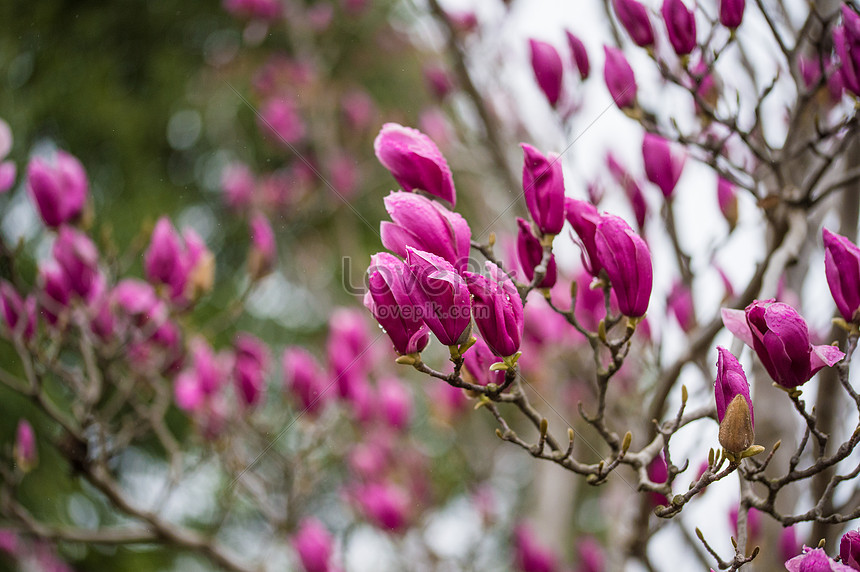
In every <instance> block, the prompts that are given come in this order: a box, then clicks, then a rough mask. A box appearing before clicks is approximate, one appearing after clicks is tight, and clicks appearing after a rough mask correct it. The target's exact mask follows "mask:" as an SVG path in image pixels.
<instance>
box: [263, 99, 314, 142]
mask: <svg viewBox="0 0 860 572" xmlns="http://www.w3.org/2000/svg"><path fill="white" fill-rule="evenodd" d="M257 123H258V124H259V126H260V129H261V130H262V131H263V132H264V133H266V134H267V135H268V136H269V139H271V140H272V141H273V142H275V143H277V144H279V145H281V146H283V147H286V148H289V147H290V146H291V145H293V144H295V143H298V142H299V141H301V140H302V139H304V137H305V134H306V133H307V127H306V126H305V122H304V120H303V119H302V116H301V115H300V114H299V111H298V109H297V108H296V104H295V103H293V101H292V100H290V99H283V98H271V99H268V100H266V101H265V102H264V103H263V105H262V107H261V108H260V114H259V115H258V116H257Z"/></svg>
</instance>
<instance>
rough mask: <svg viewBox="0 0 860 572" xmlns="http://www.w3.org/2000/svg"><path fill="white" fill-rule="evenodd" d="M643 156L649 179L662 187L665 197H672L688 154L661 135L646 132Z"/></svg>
mask: <svg viewBox="0 0 860 572" xmlns="http://www.w3.org/2000/svg"><path fill="white" fill-rule="evenodd" d="M642 157H643V159H644V162H645V174H646V175H647V176H648V180H649V181H651V182H652V183H654V184H655V185H657V186H658V187H660V190H661V191H663V196H664V197H666V198H667V199H669V198H671V197H672V194H673V193H674V192H675V186H676V185H677V184H678V179H680V178H681V172H682V171H683V170H684V163H685V162H686V160H687V154H686V153H685V152H684V150H683V149H681V148H680V147H678V146H676V145H672V144H671V143H669V141H667V140H666V139H664V138H662V137H660V136H659V135H655V134H653V133H646V134H645V138H644V139H643V140H642Z"/></svg>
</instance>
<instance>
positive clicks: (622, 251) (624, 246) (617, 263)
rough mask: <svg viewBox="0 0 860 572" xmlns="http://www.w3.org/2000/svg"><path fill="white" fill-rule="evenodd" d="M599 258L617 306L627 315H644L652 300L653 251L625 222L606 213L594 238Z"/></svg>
mask: <svg viewBox="0 0 860 572" xmlns="http://www.w3.org/2000/svg"><path fill="white" fill-rule="evenodd" d="M594 242H595V246H596V248H597V258H598V260H599V262H600V264H601V265H602V266H603V268H604V269H606V274H607V276H608V277H609V281H610V283H611V284H612V289H613V290H614V291H615V295H616V297H617V299H618V307H619V309H620V310H621V313H622V314H624V315H625V316H630V317H639V316H644V315H645V312H646V311H647V310H648V302H649V301H650V298H651V286H652V281H653V272H652V269H651V252H650V251H649V250H648V245H647V244H645V241H644V240H642V237H640V236H639V235H638V234H636V233H635V232H633V229H631V228H630V226H629V225H628V224H627V223H626V222H624V220H623V219H621V218H619V217H617V216H614V215H609V214H604V215H602V216H601V218H600V223H599V224H598V225H597V231H596V233H595V237H594Z"/></svg>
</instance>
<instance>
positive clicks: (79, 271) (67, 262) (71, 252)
mask: <svg viewBox="0 0 860 572" xmlns="http://www.w3.org/2000/svg"><path fill="white" fill-rule="evenodd" d="M52 253H53V255H54V259H55V260H56V261H57V264H59V265H60V268H62V269H63V272H65V273H66V276H67V277H68V279H69V285H70V286H71V288H72V290H73V291H74V292H75V293H76V294H77V295H78V296H80V297H81V298H83V299H84V300H89V299H90V296H91V294H93V292H94V291H95V290H96V289H97V286H98V278H99V269H98V262H99V252H98V250H97V249H96V245H95V244H93V241H92V240H90V237H88V236H87V235H86V234H84V233H82V232H81V231H79V230H76V229H74V228H72V227H70V226H67V225H63V226H62V227H60V231H59V233H58V234H57V240H55V241H54V246H53V249H52Z"/></svg>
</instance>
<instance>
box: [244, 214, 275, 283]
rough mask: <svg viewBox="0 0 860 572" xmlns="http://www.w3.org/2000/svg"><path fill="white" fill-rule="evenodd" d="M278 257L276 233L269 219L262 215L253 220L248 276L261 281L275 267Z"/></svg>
mask: <svg viewBox="0 0 860 572" xmlns="http://www.w3.org/2000/svg"><path fill="white" fill-rule="evenodd" d="M277 256H278V251H277V245H276V243H275V233H274V231H273V230H272V225H271V224H269V219H268V218H266V217H265V216H264V215H262V214H259V213H257V214H255V215H254V216H253V217H252V218H251V249H250V251H249V252H248V274H249V275H250V276H251V279H252V280H259V279H260V278H262V277H263V276H266V275H267V274H269V273H270V272H271V271H272V269H273V268H274V267H275V260H276V258H277Z"/></svg>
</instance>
